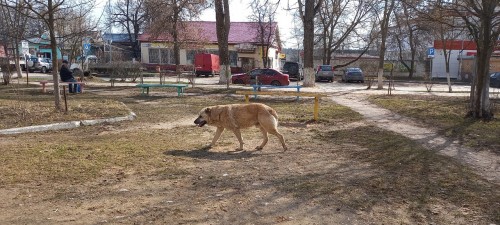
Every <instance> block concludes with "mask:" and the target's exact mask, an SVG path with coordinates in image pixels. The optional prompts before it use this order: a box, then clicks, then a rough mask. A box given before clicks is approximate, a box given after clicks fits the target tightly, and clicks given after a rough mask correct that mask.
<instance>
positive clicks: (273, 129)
mask: <svg viewBox="0 0 500 225" xmlns="http://www.w3.org/2000/svg"><path fill="white" fill-rule="evenodd" d="M266 120H267V121H268V122H266ZM259 124H260V126H261V127H262V128H263V129H264V130H265V131H266V132H267V133H270V134H272V135H276V137H278V139H280V142H281V145H282V146H283V149H284V151H286V150H288V148H287V147H286V144H285V138H284V137H283V135H281V134H280V132H279V131H278V120H277V119H276V118H275V117H272V116H271V117H264V118H263V119H261V118H259ZM262 143H264V142H262ZM261 146H262V145H261ZM262 147H264V146H262Z"/></svg>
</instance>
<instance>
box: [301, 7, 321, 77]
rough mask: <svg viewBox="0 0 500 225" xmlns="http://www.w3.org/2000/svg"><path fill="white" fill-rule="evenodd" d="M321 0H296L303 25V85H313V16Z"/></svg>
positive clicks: (317, 10)
mask: <svg viewBox="0 0 500 225" xmlns="http://www.w3.org/2000/svg"><path fill="white" fill-rule="evenodd" d="M322 4H323V0H305V2H303V1H302V0H298V7H299V15H300V18H301V20H302V24H303V25H304V84H303V85H304V86H305V87H314V85H315V77H314V58H313V57H314V54H313V53H314V18H315V17H316V14H317V13H318V12H319V8H320V7H321V5H322Z"/></svg>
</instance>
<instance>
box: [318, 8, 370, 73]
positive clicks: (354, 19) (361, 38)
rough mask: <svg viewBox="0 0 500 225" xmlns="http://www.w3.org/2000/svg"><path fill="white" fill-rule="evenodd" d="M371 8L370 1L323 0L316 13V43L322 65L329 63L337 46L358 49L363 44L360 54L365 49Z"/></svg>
mask: <svg viewBox="0 0 500 225" xmlns="http://www.w3.org/2000/svg"><path fill="white" fill-rule="evenodd" d="M372 5H373V1H371V0H360V1H353V0H325V1H324V4H323V6H322V7H321V10H320V12H319V13H318V22H319V32H318V33H320V34H319V35H318V38H319V40H318V42H320V43H321V47H322V50H323V51H322V56H323V64H330V62H331V60H332V55H333V52H335V51H337V50H338V49H340V47H341V46H351V47H354V46H356V47H357V48H362V45H363V44H365V47H363V48H364V49H365V51H364V52H366V50H368V48H369V46H370V44H371V42H372V40H371V39H370V38H367V37H366V36H369V34H370V33H371V32H370V29H369V27H370V23H369V21H367V19H368V17H369V15H370V13H372ZM371 24H373V23H371ZM367 28H368V29H367ZM363 32H368V35H366V34H362V33H363ZM350 42H352V43H350ZM364 52H363V53H364Z"/></svg>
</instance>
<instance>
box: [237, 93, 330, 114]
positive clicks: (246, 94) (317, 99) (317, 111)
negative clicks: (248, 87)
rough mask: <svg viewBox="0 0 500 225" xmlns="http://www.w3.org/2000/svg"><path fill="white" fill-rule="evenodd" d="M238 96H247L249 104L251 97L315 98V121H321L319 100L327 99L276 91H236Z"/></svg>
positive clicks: (313, 94)
mask: <svg viewBox="0 0 500 225" xmlns="http://www.w3.org/2000/svg"><path fill="white" fill-rule="evenodd" d="M236 94H239V95H245V102H246V103H249V102H250V98H249V97H248V96H250V95H274V96H297V97H299V96H301V97H314V120H315V121H318V119H319V98H321V97H326V96H327V95H325V94H319V93H313V92H275V91H261V92H255V91H236Z"/></svg>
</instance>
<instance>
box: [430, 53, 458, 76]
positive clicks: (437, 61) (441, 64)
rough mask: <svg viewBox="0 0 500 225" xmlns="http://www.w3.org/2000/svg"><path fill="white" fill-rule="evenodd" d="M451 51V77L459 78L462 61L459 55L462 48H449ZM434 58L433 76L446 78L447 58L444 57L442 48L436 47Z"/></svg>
mask: <svg viewBox="0 0 500 225" xmlns="http://www.w3.org/2000/svg"><path fill="white" fill-rule="evenodd" d="M449 51H450V78H452V79H456V78H458V77H459V76H458V73H459V68H460V61H459V60H458V55H459V54H460V50H449ZM434 54H435V55H434V58H433V59H432V71H431V72H432V77H433V78H446V60H445V58H444V53H443V50H442V49H436V50H435V53H434ZM463 54H464V53H463Z"/></svg>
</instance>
